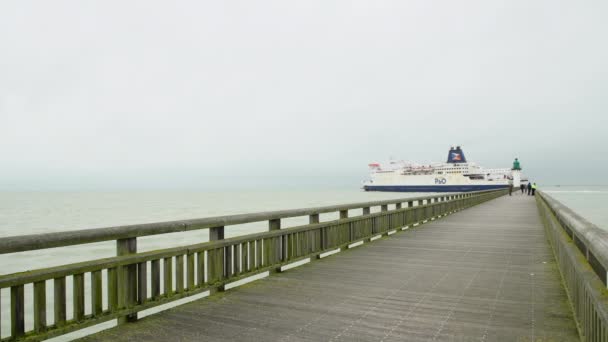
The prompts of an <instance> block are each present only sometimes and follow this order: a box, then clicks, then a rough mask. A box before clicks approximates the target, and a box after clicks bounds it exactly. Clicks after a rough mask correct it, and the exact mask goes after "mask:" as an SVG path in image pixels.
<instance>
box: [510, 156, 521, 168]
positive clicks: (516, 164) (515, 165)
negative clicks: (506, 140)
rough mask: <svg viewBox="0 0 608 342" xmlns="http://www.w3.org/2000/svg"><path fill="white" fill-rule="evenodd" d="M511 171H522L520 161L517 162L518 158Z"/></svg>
mask: <svg viewBox="0 0 608 342" xmlns="http://www.w3.org/2000/svg"><path fill="white" fill-rule="evenodd" d="M511 170H521V166H520V165H519V160H517V158H515V161H514V162H513V168H512V169H511Z"/></svg>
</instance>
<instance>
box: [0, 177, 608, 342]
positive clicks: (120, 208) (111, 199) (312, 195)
mask: <svg viewBox="0 0 608 342" xmlns="http://www.w3.org/2000/svg"><path fill="white" fill-rule="evenodd" d="M544 190H546V191H547V192H549V193H551V194H552V195H553V196H555V197H556V198H557V199H558V200H560V201H562V202H563V203H564V204H566V205H568V206H570V207H571V208H572V209H574V210H575V211H577V212H579V213H580V214H581V215H583V216H585V217H587V218H588V219H589V220H590V221H592V222H594V223H596V224H598V225H599V226H601V227H608V211H606V210H605V205H606V204H608V186H603V187H598V186H588V187H547V188H545V189H544ZM422 195H425V194H420V193H417V194H412V193H382V192H363V191H360V190H357V189H335V190H283V191H281V190H278V191H277V190H274V191H223V192H193V191H181V192H177V191H137V192H0V237H6V236H13V235H23V234H37V233H47V232H55V231H65V230H75V229H86V228H96V227H107V226H114V225H124V224H135V223H145V222H158V221H170V220H180V219H191V218H200V217H208V216H218V215H228V214H239V213H248V212H258V211H268V210H280V209H292V208H302V207H315V206H323V205H334V204H341V203H350V202H360V201H371V200H382V199H393V198H406V197H416V196H422ZM359 214H360V212H358V211H353V212H352V215H359ZM332 218H337V214H325V215H322V217H321V219H322V220H328V219H332ZM306 222H307V218H305V217H302V218H294V219H288V220H285V221H284V222H283V225H284V226H286V227H287V226H294V225H299V224H304V223H306ZM266 229H267V226H266V224H265V223H258V224H246V225H238V226H233V227H228V228H227V232H226V234H227V236H235V235H241V234H247V233H253V232H259V231H264V230H266ZM207 240H208V232H207V231H206V230H202V231H195V232H188V233H175V234H167V235H163V236H161V237H145V238H140V239H138V250H139V251H146V250H153V249H158V248H164V247H172V246H179V245H185V244H192V243H197V242H203V241H207ZM115 248H116V247H115V244H114V243H113V242H104V243H95V244H88V245H82V246H74V247H67V248H55V249H48V250H42V251H34V252H25V253H17V254H12V255H0V265H1V267H0V274H8V273H13V272H19V271H24V270H28V269H33V268H41V267H49V266H56V265H61V264H65V263H72V262H79V261H84V260H90V259H97V258H103V257H109V256H113V255H114V253H115ZM85 279H86V278H85ZM86 281H87V285H88V279H86ZM104 282H105V280H104ZM67 285H68V289H67V290H68V293H70V291H71V289H70V287H71V280H70V279H68V284H67ZM51 290H52V288H51V286H48V288H47V291H49V293H48V295H47V298H52V294H51V292H50V291H51ZM31 292H32V289H31V286H30V287H29V288H28V287H26V308H27V307H30V305H29V304H30V303H31V300H32V299H31ZM0 295H1V297H2V300H1V305H2V307H1V308H0V309H1V310H2V317H9V315H10V313H9V305H8V304H9V302H10V300H9V291H8V289H4V290H2V293H1V294H0ZM87 298H88V295H87ZM104 299H105V298H104ZM104 302H105V300H104ZM67 308H68V317H70V316H71V312H70V311H71V305H68V306H67ZM48 309H49V310H48V312H47V315H48V317H49V320H50V321H52V316H53V313H52V306H50V307H49V308H48ZM86 311H87V313H88V312H90V303H89V302H88V299H87V303H86ZM7 324H8V320H4V319H3V321H2V325H3V327H2V332H3V336H2V337H5V334H6V333H7V332H8V326H7ZM31 327H32V322H31V315H29V314H28V315H27V316H26V329H30V328H31Z"/></svg>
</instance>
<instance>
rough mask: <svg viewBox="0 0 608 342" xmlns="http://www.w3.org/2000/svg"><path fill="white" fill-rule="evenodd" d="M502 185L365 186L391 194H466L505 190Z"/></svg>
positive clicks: (366, 188)
mask: <svg viewBox="0 0 608 342" xmlns="http://www.w3.org/2000/svg"><path fill="white" fill-rule="evenodd" d="M506 187H508V185H506V184H502V185H497V184H495V185H365V186H363V189H364V190H365V191H391V192H466V191H479V190H493V189H504V188H506Z"/></svg>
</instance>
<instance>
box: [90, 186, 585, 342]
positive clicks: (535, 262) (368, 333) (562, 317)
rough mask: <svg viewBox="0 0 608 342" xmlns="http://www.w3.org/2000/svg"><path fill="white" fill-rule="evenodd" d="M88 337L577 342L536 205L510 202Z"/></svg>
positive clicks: (523, 199) (501, 201) (511, 199)
mask: <svg viewBox="0 0 608 342" xmlns="http://www.w3.org/2000/svg"><path fill="white" fill-rule="evenodd" d="M86 340H87V341H578V340H579V335H578V332H577V329H576V325H575V321H574V318H573V314H572V311H571V308H570V304H569V302H568V297H567V296H566V292H565V290H564V288H563V286H562V281H561V278H560V274H559V270H558V267H557V264H556V261H555V258H554V256H553V253H552V251H551V246H550V244H549V243H547V237H546V235H545V231H544V228H543V224H542V222H541V219H540V216H539V213H538V209H537V205H536V202H535V200H534V198H533V197H528V196H521V195H520V194H519V193H516V194H514V196H512V197H509V196H503V197H500V198H497V199H494V200H491V201H489V202H485V203H482V204H479V205H477V206H474V207H471V208H469V209H467V210H466V211H460V212H457V213H454V214H452V215H449V216H447V217H445V218H441V219H438V220H435V221H433V222H428V223H426V224H423V225H421V226H418V227H414V228H410V229H408V230H405V231H402V232H399V233H397V234H393V235H390V236H388V237H384V238H382V239H381V240H378V241H374V242H373V243H369V244H367V243H366V244H364V245H362V246H359V247H356V248H353V249H348V250H345V251H343V252H341V253H338V254H336V255H333V256H330V257H327V258H324V259H322V260H320V261H317V262H315V263H311V264H308V265H303V266H300V267H298V268H295V269H291V270H289V271H286V272H282V273H273V274H272V275H271V276H270V277H267V278H264V279H262V280H258V281H256V282H253V283H249V284H247V285H243V286H241V287H237V288H235V289H232V290H228V291H226V292H219V293H217V294H214V295H212V296H210V297H208V298H204V299H201V300H197V301H194V302H191V303H188V304H185V305H181V306H178V307H175V308H173V309H170V310H168V311H165V312H162V313H159V314H156V315H153V316H149V317H146V318H143V319H141V320H139V321H137V322H133V323H129V324H124V325H120V326H118V327H116V328H113V329H110V330H107V331H104V332H101V333H99V334H96V335H92V336H89V337H88V338H86Z"/></svg>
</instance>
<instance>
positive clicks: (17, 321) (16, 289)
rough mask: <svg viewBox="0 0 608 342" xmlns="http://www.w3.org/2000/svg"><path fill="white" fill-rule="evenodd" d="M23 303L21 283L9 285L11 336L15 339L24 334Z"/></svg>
mask: <svg viewBox="0 0 608 342" xmlns="http://www.w3.org/2000/svg"><path fill="white" fill-rule="evenodd" d="M24 317H25V305H24V294H23V285H15V286H11V337H12V338H14V339H16V338H18V337H21V336H23V335H24V334H25V323H24V322H25V319H24Z"/></svg>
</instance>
